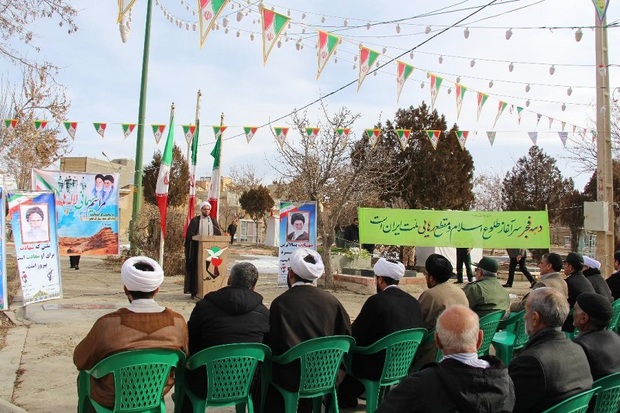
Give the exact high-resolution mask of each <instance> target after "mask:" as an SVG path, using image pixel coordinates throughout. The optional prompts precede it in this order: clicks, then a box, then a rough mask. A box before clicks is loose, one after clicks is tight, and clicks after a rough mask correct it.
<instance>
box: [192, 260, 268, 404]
mask: <svg viewBox="0 0 620 413" xmlns="http://www.w3.org/2000/svg"><path fill="white" fill-rule="evenodd" d="M257 281H258V270H257V269H256V267H255V266H254V265H252V264H251V263H249V262H241V263H238V264H235V265H234V266H233V267H232V268H231V270H230V276H229V277H228V286H227V287H224V288H221V289H219V290H217V291H212V292H210V293H209V294H207V295H205V297H204V298H203V299H202V300H200V301H198V302H197V303H196V306H195V307H194V310H193V311H192V314H191V316H190V317H189V321H188V322H187V327H188V330H189V352H190V355H194V354H196V353H198V352H199V351H201V350H204V349H206V348H209V347H213V346H217V345H220V344H231V343H262V342H263V336H264V335H265V334H266V333H267V332H268V331H269V310H268V309H267V307H265V306H264V305H263V297H262V296H261V295H260V294H258V293H257V292H255V291H254V287H255V286H256V282H257ZM205 377H206V372H205V369H204V368H200V369H196V370H191V371H189V370H188V371H187V374H186V376H185V384H186V386H188V387H189V388H190V389H191V390H192V392H194V393H195V394H197V395H198V396H200V397H205V395H206V388H207V387H206V386H207V383H206V382H205ZM190 405H191V403H189V402H188V399H186V401H185V402H184V404H183V411H189V412H191V411H192V409H191V406H190Z"/></svg>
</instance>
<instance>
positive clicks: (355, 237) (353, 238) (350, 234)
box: [344, 218, 360, 248]
mask: <svg viewBox="0 0 620 413" xmlns="http://www.w3.org/2000/svg"><path fill="white" fill-rule="evenodd" d="M344 239H345V241H346V242H345V244H344V246H345V247H346V248H353V247H359V242H360V221H359V220H358V219H357V218H355V219H354V220H353V223H352V224H351V225H349V226H347V227H346V228H345V229H344Z"/></svg>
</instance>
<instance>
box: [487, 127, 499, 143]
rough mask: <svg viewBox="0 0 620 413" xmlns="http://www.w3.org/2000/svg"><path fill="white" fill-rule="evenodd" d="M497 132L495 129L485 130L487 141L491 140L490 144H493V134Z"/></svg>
mask: <svg viewBox="0 0 620 413" xmlns="http://www.w3.org/2000/svg"><path fill="white" fill-rule="evenodd" d="M496 134H497V132H495V131H487V138H489V142H491V146H493V142H495V135H496Z"/></svg>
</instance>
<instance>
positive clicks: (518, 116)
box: [517, 106, 523, 125]
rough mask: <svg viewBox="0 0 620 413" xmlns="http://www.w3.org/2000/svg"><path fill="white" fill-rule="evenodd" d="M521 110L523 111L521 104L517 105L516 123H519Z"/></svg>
mask: <svg viewBox="0 0 620 413" xmlns="http://www.w3.org/2000/svg"><path fill="white" fill-rule="evenodd" d="M521 112H523V108H522V107H521V106H517V123H518V124H519V125H520V124H521Z"/></svg>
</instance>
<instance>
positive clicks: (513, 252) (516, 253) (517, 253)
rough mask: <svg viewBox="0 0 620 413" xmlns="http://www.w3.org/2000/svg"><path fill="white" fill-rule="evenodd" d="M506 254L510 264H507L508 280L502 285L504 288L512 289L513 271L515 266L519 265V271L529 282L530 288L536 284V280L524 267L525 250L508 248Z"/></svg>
mask: <svg viewBox="0 0 620 413" xmlns="http://www.w3.org/2000/svg"><path fill="white" fill-rule="evenodd" d="M506 252H508V257H509V258H510V263H509V264H508V280H506V284H503V286H504V287H506V288H511V287H512V282H513V281H514V278H515V269H516V268H517V265H519V271H521V272H522V273H523V275H525V278H527V280H528V281H529V282H530V286H533V285H534V284H536V279H535V278H534V277H532V274H530V272H529V270H528V269H527V266H526V265H525V259H526V258H527V250H525V249H518V248H508V249H507V250H506Z"/></svg>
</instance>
